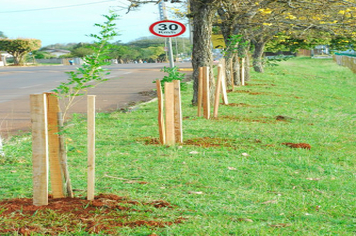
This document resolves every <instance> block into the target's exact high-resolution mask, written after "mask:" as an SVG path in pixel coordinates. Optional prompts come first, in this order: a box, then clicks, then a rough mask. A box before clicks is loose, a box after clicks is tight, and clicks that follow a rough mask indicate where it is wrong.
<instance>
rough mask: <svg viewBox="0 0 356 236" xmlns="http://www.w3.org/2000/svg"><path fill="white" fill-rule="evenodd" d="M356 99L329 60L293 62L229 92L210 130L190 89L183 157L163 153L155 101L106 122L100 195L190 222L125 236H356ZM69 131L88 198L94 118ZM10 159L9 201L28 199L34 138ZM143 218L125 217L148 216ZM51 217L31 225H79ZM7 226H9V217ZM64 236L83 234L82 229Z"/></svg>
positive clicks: (13, 143) (353, 83)
mask: <svg viewBox="0 0 356 236" xmlns="http://www.w3.org/2000/svg"><path fill="white" fill-rule="evenodd" d="M189 86H191V85H189ZM355 89H356V76H355V74H353V73H352V72H351V71H349V70H348V69H347V68H343V67H339V66H337V65H336V64H335V63H334V62H333V61H332V60H329V59H326V60H317V59H309V58H295V59H291V60H288V61H286V62H283V63H281V65H280V66H278V67H272V68H267V69H266V73H264V74H256V73H252V80H251V81H248V82H247V86H245V87H238V88H237V89H236V90H235V92H230V93H229V94H228V97H229V102H230V105H228V106H223V105H221V106H220V110H219V118H218V119H213V120H205V119H203V118H200V117H197V116H196V107H192V106H191V105H190V100H191V97H192V95H191V91H192V89H191V87H189V88H188V90H187V91H186V92H184V93H183V95H182V96H183V98H182V107H183V116H184V121H183V135H184V140H185V143H184V145H182V146H180V147H179V146H177V147H165V146H160V145H157V144H156V142H155V139H156V138H158V128H157V102H153V103H148V104H144V105H141V106H140V108H139V109H138V110H135V111H133V112H128V113H123V112H114V113H99V114H97V128H96V129H97V166H96V170H97V172H96V183H97V184H96V192H97V193H106V194H116V195H119V196H125V197H128V198H130V199H137V200H139V201H146V202H147V201H148V202H152V201H157V200H161V201H167V202H169V203H171V204H172V205H174V206H175V210H174V211H167V210H166V209H156V210H155V215H152V216H151V217H153V218H160V217H161V218H162V217H163V218H165V217H166V218H167V219H168V218H176V217H180V218H182V219H184V222H183V223H180V224H171V225H166V226H165V227H154V226H149V225H146V226H145V225H143V226H137V227H128V226H123V227H122V228H120V229H118V231H117V235H150V234H153V233H155V234H157V235H355V234H356V213H355V212H356V207H355V199H356V192H355V189H356V184H355V177H356V170H355V160H354V159H355V153H356V143H355V140H356V134H355V124H356V108H355V103H354V101H355ZM71 124H73V125H72V126H71V128H70V139H68V148H69V162H70V163H69V165H70V172H71V178H72V182H73V187H74V188H75V189H76V196H78V197H83V195H85V191H84V190H85V188H86V183H85V181H86V141H85V140H86V131H85V126H86V120H85V117H83V116H81V115H77V116H75V117H74V118H73V120H72V121H71ZM288 144H289V145H288ZM292 144H305V145H306V144H307V145H309V146H307V147H308V148H293V145H292ZM4 151H5V153H6V157H4V158H0V163H1V166H0V172H1V179H2V183H1V184H0V198H1V199H10V198H20V197H21V198H22V197H31V194H32V190H31V185H32V184H31V178H32V177H31V174H32V168H31V138H30V136H29V135H28V136H26V135H25V136H21V137H14V138H13V139H12V140H9V141H7V142H6V143H5V146H4ZM4 209H5V207H4V206H0V213H1V212H2V211H4ZM140 212H141V213H142V214H143V215H140V214H141V213H140V214H138V213H137V212H134V213H132V214H134V216H128V217H135V219H137V218H140V217H143V216H148V217H150V214H151V213H150V212H149V211H147V212H145V211H144V210H142V211H140ZM50 213H51V214H52V215H55V216H53V217H52V218H53V219H55V223H53V222H52V221H51V220H50V219H51V218H50V217H49V218H48V219H47V220H41V221H39V219H38V218H33V219H34V221H31V222H32V224H34V225H35V226H36V227H42V228H44V229H45V228H46V227H47V226H48V227H49V226H50V225H53V224H55V225H56V227H62V228H66V226H68V224H70V223H68V216H65V217H64V216H62V215H61V214H59V213H53V212H52V211H51V212H50ZM128 214H130V213H128ZM33 217H36V216H33ZM43 217H46V215H44V216H43ZM27 221H28V220H27ZM27 223H28V222H27ZM46 225H47V226H46ZM0 226H2V227H8V226H9V223H8V221H7V220H6V219H4V218H0ZM35 226H33V227H35ZM0 228H1V227H0ZM67 228H68V227H67ZM105 233H107V232H105V230H103V231H102V234H105ZM60 234H61V235H69V234H77V235H85V233H84V231H83V226H82V225H81V224H77V225H76V227H74V229H71V230H68V231H64V232H61V233H60Z"/></svg>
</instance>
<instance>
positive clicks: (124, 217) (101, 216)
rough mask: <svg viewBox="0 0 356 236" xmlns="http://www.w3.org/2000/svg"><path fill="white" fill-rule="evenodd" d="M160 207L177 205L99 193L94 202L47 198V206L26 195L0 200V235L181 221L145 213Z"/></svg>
mask: <svg viewBox="0 0 356 236" xmlns="http://www.w3.org/2000/svg"><path fill="white" fill-rule="evenodd" d="M159 208H165V209H166V210H173V209H174V208H176V206H173V205H171V204H170V203H169V202H166V201H163V200H157V201H152V202H139V201H134V200H129V199H127V198H126V197H120V196H117V195H114V194H100V195H98V196H96V197H95V199H94V200H93V201H88V200H84V199H80V198H59V199H52V198H50V199H49V204H48V205H47V206H33V205H32V199H29V198H20V199H11V200H2V201H0V217H1V218H2V221H1V222H0V234H1V235H3V234H7V233H8V234H10V233H17V234H20V235H31V234H33V233H41V234H50V235H57V234H60V233H63V232H75V230H78V229H82V231H84V232H87V233H106V234H113V235H115V234H117V232H118V231H117V230H118V228H120V227H130V228H135V227H140V226H145V227H148V228H160V227H166V226H169V225H172V224H180V223H182V222H183V221H184V219H183V218H181V217H176V218H175V219H171V220H167V217H166V216H162V217H160V216H159V215H157V214H153V215H152V217H150V218H148V216H147V215H149V214H147V213H151V212H153V211H154V209H159ZM140 213H142V214H140ZM132 215H134V216H132ZM160 218H161V219H160Z"/></svg>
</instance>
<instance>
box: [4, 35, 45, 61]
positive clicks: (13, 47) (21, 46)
mask: <svg viewBox="0 0 356 236" xmlns="http://www.w3.org/2000/svg"><path fill="white" fill-rule="evenodd" d="M40 48H41V40H39V39H0V50H1V51H6V52H8V53H9V54H11V55H12V56H13V57H14V60H15V65H23V64H24V59H25V57H26V55H27V54H28V53H30V52H31V51H34V50H37V49H40Z"/></svg>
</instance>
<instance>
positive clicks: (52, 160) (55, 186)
mask: <svg viewBox="0 0 356 236" xmlns="http://www.w3.org/2000/svg"><path fill="white" fill-rule="evenodd" d="M45 96H46V100H47V122H48V154H49V168H50V172H49V173H50V180H51V187H52V194H53V198H63V197H64V193H63V186H64V185H63V181H62V172H61V165H60V164H61V163H60V154H59V135H58V132H59V128H58V119H57V114H58V112H59V101H58V97H56V96H55V93H45Z"/></svg>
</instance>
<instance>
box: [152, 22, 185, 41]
mask: <svg viewBox="0 0 356 236" xmlns="http://www.w3.org/2000/svg"><path fill="white" fill-rule="evenodd" d="M185 30H186V27H185V25H183V24H182V23H180V22H178V21H173V20H162V21H157V22H155V23H153V24H152V25H151V26H150V32H151V33H152V34H154V35H156V36H158V37H164V38H171V37H177V36H179V35H182V34H184V32H185Z"/></svg>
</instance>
